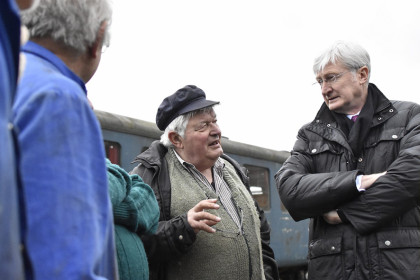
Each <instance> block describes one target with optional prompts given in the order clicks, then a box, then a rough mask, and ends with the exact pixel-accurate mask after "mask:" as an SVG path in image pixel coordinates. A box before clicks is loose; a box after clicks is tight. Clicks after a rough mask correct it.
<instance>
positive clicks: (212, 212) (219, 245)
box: [132, 86, 278, 280]
mask: <svg viewBox="0 0 420 280" xmlns="http://www.w3.org/2000/svg"><path fill="white" fill-rule="evenodd" d="M218 103H219V102H214V101H210V100H207V99H206V95H205V93H204V92H203V91H202V90H201V89H199V88H197V87H196V86H185V87H184V88H181V89H179V90H178V91H177V92H175V93H174V94H172V95H171V96H169V97H167V98H165V99H164V100H163V102H162V104H161V105H160V107H159V109H158V112H157V116H156V124H157V126H158V127H159V129H161V130H164V131H165V132H164V134H163V135H162V137H161V140H160V142H159V141H155V142H154V143H152V145H151V146H150V148H149V149H148V150H147V151H145V152H144V153H142V154H140V155H139V156H138V157H137V158H136V160H135V161H136V162H139V165H138V166H137V167H136V168H134V170H133V171H132V173H136V174H139V175H140V176H141V177H142V178H143V180H144V182H146V183H147V184H149V185H150V186H151V187H152V188H153V190H154V192H155V194H156V198H157V200H158V202H159V207H160V210H161V214H160V220H159V226H158V230H157V233H156V234H154V235H153V236H143V237H142V239H143V242H144V245H145V248H146V252H147V255H148V258H149V263H150V275H151V277H150V278H151V279H182V280H188V279H191V280H192V279H229V280H235V279H237V280H243V279H255V280H257V279H258V280H259V279H278V272H277V265H276V262H275V260H274V254H273V251H272V249H271V248H270V246H269V242H270V227H269V225H268V222H267V220H266V219H265V216H264V212H263V211H262V210H260V208H259V207H258V205H257V204H256V203H255V201H254V200H253V198H252V196H251V194H250V192H249V186H248V178H247V176H246V175H245V173H244V171H243V170H242V168H241V167H240V166H239V164H238V163H237V162H235V161H234V160H233V159H231V158H229V157H228V156H226V155H224V154H223V149H222V146H221V131H220V128H219V126H218V124H217V118H216V114H215V112H214V109H213V106H215V105H216V104H218Z"/></svg>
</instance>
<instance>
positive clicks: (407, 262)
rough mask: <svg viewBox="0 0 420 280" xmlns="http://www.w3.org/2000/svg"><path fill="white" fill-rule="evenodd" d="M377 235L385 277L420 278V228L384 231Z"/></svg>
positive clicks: (382, 272)
mask: <svg viewBox="0 0 420 280" xmlns="http://www.w3.org/2000/svg"><path fill="white" fill-rule="evenodd" d="M376 237H377V240H378V247H379V251H380V252H379V254H380V255H379V264H380V269H381V270H380V271H381V274H382V275H383V276H384V279H420V265H419V264H420V229H399V230H390V231H383V232H378V233H377V234H376ZM385 277H387V278H385Z"/></svg>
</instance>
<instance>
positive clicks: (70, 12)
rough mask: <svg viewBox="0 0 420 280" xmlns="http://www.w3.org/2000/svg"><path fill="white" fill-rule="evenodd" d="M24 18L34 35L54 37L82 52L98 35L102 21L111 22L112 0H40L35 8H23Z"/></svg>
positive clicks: (22, 14) (106, 43)
mask: <svg viewBox="0 0 420 280" xmlns="http://www.w3.org/2000/svg"><path fill="white" fill-rule="evenodd" d="M21 18H22V23H23V24H24V25H25V26H26V27H27V28H28V30H29V34H30V37H31V38H51V39H53V40H54V41H56V42H60V43H63V44H64V45H65V46H67V47H70V48H72V49H74V50H76V51H77V52H79V53H83V52H85V51H86V50H87V48H89V47H91V46H92V45H93V43H94V42H95V40H96V39H97V38H96V37H97V34H98V31H99V28H100V27H101V24H102V23H103V22H107V23H108V27H109V25H110V24H111V18H112V9H111V3H110V0H40V1H39V3H38V4H37V5H36V6H35V7H34V9H29V10H28V11H22V13H21ZM108 27H107V29H106V31H105V36H104V42H103V44H104V45H105V46H108V45H109V41H110V35H109V28H108Z"/></svg>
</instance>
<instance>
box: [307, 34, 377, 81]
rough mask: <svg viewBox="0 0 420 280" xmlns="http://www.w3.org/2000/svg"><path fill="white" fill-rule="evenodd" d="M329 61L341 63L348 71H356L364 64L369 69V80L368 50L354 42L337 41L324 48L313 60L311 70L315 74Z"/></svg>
mask: <svg viewBox="0 0 420 280" xmlns="http://www.w3.org/2000/svg"><path fill="white" fill-rule="evenodd" d="M329 63H332V64H336V63H342V64H343V65H344V66H345V67H346V68H347V69H349V70H350V71H356V70H358V69H359V68H360V67H363V66H366V67H367V68H368V70H369V75H368V82H369V79H370V73H371V69H370V57H369V54H368V52H367V51H366V50H365V49H364V48H363V47H362V46H360V45H358V44H356V43H352V42H346V41H337V42H335V43H334V44H333V45H332V46H330V47H329V48H328V49H326V50H324V51H323V52H322V53H321V55H320V56H318V57H317V58H316V59H315V61H314V66H313V71H314V73H315V75H317V74H318V73H319V72H321V71H322V70H324V68H325V66H327V65H328V64H329Z"/></svg>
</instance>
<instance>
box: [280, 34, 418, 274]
mask: <svg viewBox="0 0 420 280" xmlns="http://www.w3.org/2000/svg"><path fill="white" fill-rule="evenodd" d="M313 69H314V73H315V75H316V84H319V85H320V87H321V92H322V96H323V98H324V104H323V105H322V106H321V108H320V110H319V111H318V113H317V115H316V117H315V119H314V120H313V121H312V122H311V123H309V124H306V125H305V126H303V127H302V128H301V129H300V130H299V133H298V136H297V141H296V143H295V145H294V147H293V151H292V153H291V156H290V158H289V159H288V160H287V161H286V162H285V163H284V165H283V166H282V168H281V169H280V170H279V171H278V173H277V174H276V176H275V177H276V182H277V187H278V191H279V195H280V198H281V200H282V202H283V203H284V205H285V206H286V208H287V209H288V211H289V213H290V215H291V216H292V217H293V219H294V220H296V221H299V220H303V219H307V218H310V219H311V222H310V234H309V239H310V240H309V256H308V258H309V266H308V272H309V279H404V280H406V279H419V277H420V266H419V263H420V205H419V202H420V106H419V105H417V104H415V103H412V102H403V101H390V100H388V99H387V98H386V97H385V95H384V94H383V93H382V92H381V91H380V90H379V89H378V88H377V87H376V86H375V85H374V84H372V83H369V78H370V72H371V66H370V58H369V54H368V53H367V52H366V50H364V49H363V48H362V47H361V46H359V45H357V44H354V43H349V42H337V43H335V44H334V45H333V46H331V47H330V48H329V49H327V50H326V51H325V52H323V53H322V54H321V56H319V57H318V58H317V59H316V60H315V63H314V68H313Z"/></svg>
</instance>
